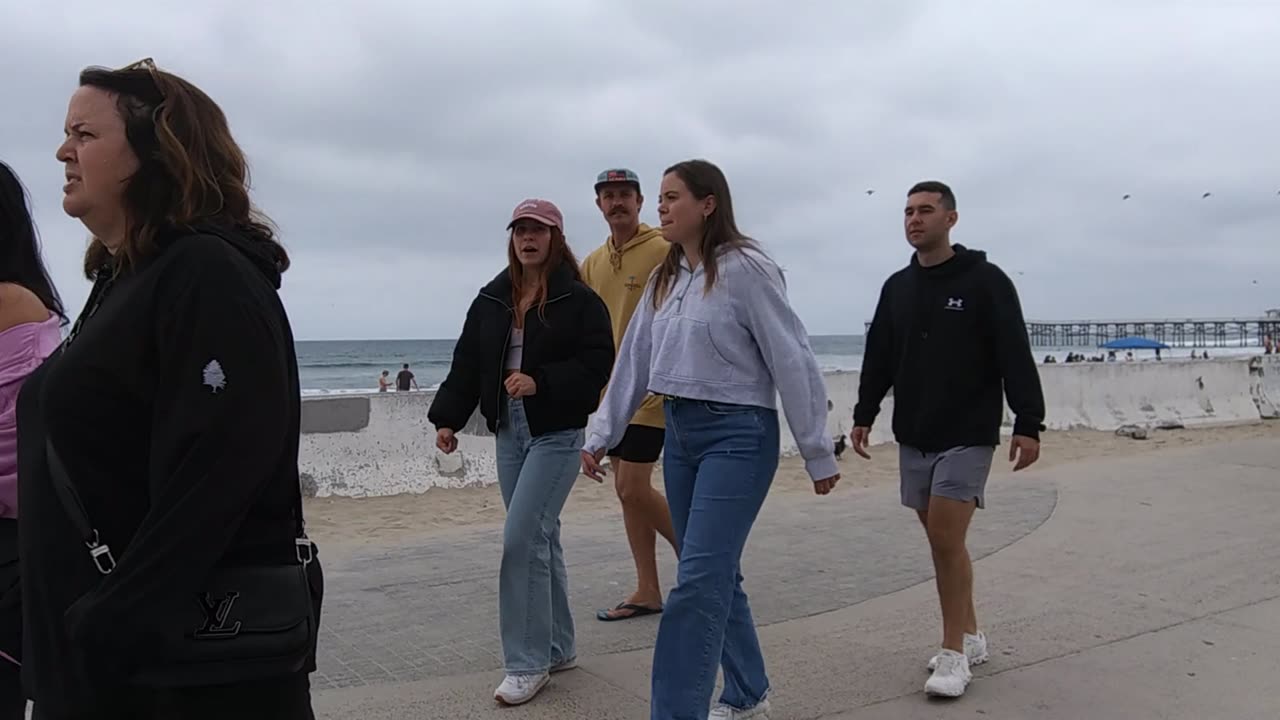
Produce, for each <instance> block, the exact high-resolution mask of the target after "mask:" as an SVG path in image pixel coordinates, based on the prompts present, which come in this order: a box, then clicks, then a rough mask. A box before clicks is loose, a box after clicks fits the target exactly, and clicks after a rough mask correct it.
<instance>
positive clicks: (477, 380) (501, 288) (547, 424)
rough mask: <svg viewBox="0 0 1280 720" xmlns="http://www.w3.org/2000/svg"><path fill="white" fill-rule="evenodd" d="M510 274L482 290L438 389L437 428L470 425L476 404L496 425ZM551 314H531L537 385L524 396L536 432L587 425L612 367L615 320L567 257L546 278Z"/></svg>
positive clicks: (530, 352)
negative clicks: (451, 362)
mask: <svg viewBox="0 0 1280 720" xmlns="http://www.w3.org/2000/svg"><path fill="white" fill-rule="evenodd" d="M511 296H512V284H511V277H510V275H509V274H508V272H507V271H506V270H503V271H502V272H501V273H499V274H498V276H497V277H495V278H494V279H493V280H492V281H491V282H490V283H489V284H488V285H485V286H484V288H482V289H481V290H480V293H479V294H478V295H477V296H476V299H475V300H474V301H472V303H471V308H470V309H469V310H467V319H466V321H465V322H464V323H463V326H462V334H461V336H460V337H459V338H458V342H457V344H456V345H455V346H454V351H453V364H452V365H451V366H450V368H449V376H448V377H446V378H445V380H444V382H442V383H441V384H440V389H439V390H438V391H436V396H435V399H434V400H433V401H432V403H431V409H430V410H429V411H428V412H427V418H428V419H429V420H430V421H431V423H432V424H433V425H435V426H436V427H437V428H449V429H450V430H454V431H458V430H461V429H462V428H464V427H466V424H467V421H468V420H470V419H471V414H472V413H473V412H475V409H476V403H477V402H479V404H480V413H481V414H482V415H483V416H484V418H485V421H486V424H487V425H488V427H489V431H490V432H497V429H498V424H499V421H500V417H501V416H500V415H499V411H500V408H501V405H500V403H502V402H505V398H506V397H507V394H506V390H505V388H504V386H503V380H504V375H505V373H504V370H505V368H506V357H507V344H508V341H509V340H510V338H511V329H512V320H513V318H514V314H515V311H514V310H513V309H512V301H511ZM544 314H545V316H546V318H545V320H544V319H543V318H542V317H540V316H539V312H538V308H537V306H536V305H535V306H534V307H532V308H530V309H529V311H528V312H526V313H525V317H524V347H523V349H522V351H521V352H522V353H523V354H522V356H521V358H522V362H521V366H520V370H521V372H523V373H524V374H526V375H528V376H529V377H531V378H533V381H534V383H535V384H536V385H537V390H536V392H535V393H534V394H533V395H530V396H527V397H525V398H524V409H525V414H526V416H527V417H528V420H529V432H530V433H531V434H532V435H533V436H534V437H537V436H539V435H543V434H545V433H549V432H555V431H557V430H570V429H577V428H584V427H586V425H587V417H588V416H589V415H590V414H591V413H593V412H595V410H596V407H597V406H598V405H599V404H600V396H601V394H602V393H603V392H604V388H605V385H607V384H608V383H609V374H610V373H611V372H612V371H613V359H614V347H613V326H612V325H611V324H610V321H609V309H608V308H607V307H605V304H604V301H603V300H601V299H600V296H599V295H597V294H596V293H595V291H594V290H592V289H591V288H589V287H587V286H586V285H584V284H583V283H582V282H581V281H580V280H578V279H576V278H575V277H574V271H573V268H572V266H571V265H569V264H568V263H565V264H562V265H561V266H560V267H558V268H556V269H555V270H553V271H552V272H551V274H550V275H549V276H548V278H547V304H546V307H545V309H544Z"/></svg>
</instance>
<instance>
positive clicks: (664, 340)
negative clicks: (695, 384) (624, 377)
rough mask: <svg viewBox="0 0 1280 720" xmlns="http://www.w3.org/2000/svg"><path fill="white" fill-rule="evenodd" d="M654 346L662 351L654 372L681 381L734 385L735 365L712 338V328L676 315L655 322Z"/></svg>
mask: <svg viewBox="0 0 1280 720" xmlns="http://www.w3.org/2000/svg"><path fill="white" fill-rule="evenodd" d="M653 334H654V344H655V345H657V346H658V347H659V348H660V350H659V353H658V357H657V358H655V361H654V364H653V373H654V374H655V375H663V376H666V377H671V378H679V379H681V380H696V381H699V382H708V383H716V384H721V385H724V384H733V375H734V372H733V365H732V364H730V362H729V361H728V360H727V359H725V357H724V355H722V354H721V353H720V349H719V348H717V347H716V343H715V340H714V339H713V338H712V334H711V325H710V324H708V323H706V322H703V321H702V320H695V319H693V318H690V317H685V316H676V317H672V318H661V319H657V320H654V323H653Z"/></svg>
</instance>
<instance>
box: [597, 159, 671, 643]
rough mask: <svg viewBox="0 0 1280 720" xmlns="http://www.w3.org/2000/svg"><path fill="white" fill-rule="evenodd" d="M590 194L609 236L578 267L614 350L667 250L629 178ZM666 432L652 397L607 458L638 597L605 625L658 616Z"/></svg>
mask: <svg viewBox="0 0 1280 720" xmlns="http://www.w3.org/2000/svg"><path fill="white" fill-rule="evenodd" d="M595 191H596V207H597V208H599V209H600V212H601V214H603V215H604V219H605V222H607V223H609V229H610V231H611V232H610V235H609V239H608V240H606V241H605V244H604V245H601V246H600V247H599V248H597V249H596V250H595V251H594V252H592V253H591V254H590V255H588V256H587V259H586V260H583V261H582V279H583V282H585V283H586V284H587V285H588V286H590V287H591V289H592V290H595V291H596V292H597V293H598V294H599V295H600V297H601V298H603V299H604V302H605V305H607V306H608V307H609V317H610V318H611V319H612V320H613V341H614V346H615V347H617V346H620V345H621V344H622V336H623V334H624V333H626V331H627V325H628V323H630V322H631V316H632V315H633V314H634V313H635V310H636V305H638V304H639V303H640V297H641V296H642V295H643V294H644V287H645V284H646V283H647V282H648V280H649V275H651V274H652V273H653V270H654V268H656V267H658V265H660V264H661V263H662V261H663V259H664V258H666V256H667V252H668V251H669V249H670V246H671V244H670V243H668V242H667V241H666V240H663V239H662V231H661V230H659V229H658V228H652V227H649V226H648V225H645V224H644V223H642V222H640V207H641V206H642V205H643V204H644V194H643V193H642V192H641V190H640V178H639V177H637V176H636V174H635V173H634V172H632V171H630V170H626V169H617V170H605V171H604V172H602V173H600V175H599V176H597V177H596V186H595ZM664 425H665V421H664V420H663V417H662V398H661V397H659V396H657V395H652V394H651V395H649V396H648V397H646V398H645V399H644V402H643V403H641V405H640V410H639V412H637V413H636V415H635V417H633V418H631V422H630V423H629V424H628V425H627V430H626V433H625V434H623V436H622V441H621V442H619V443H618V445H617V446H616V447H612V448H609V451H608V453H607V454H608V456H609V458H610V459H611V460H612V461H613V465H614V468H615V474H614V479H613V484H614V489H615V490H616V491H617V493H618V500H619V501H620V502H621V503H622V524H623V526H624V527H625V528H626V532H627V541H628V543H630V545H631V556H632V557H633V558H634V559H635V564H636V591H635V592H634V593H632V594H631V596H630V597H628V598H626V599H625V600H623V601H622V602H621V603H619V604H618V605H617V606H616V607H614V608H611V609H608V610H601V611H599V612H598V613H596V617H597V618H599V619H600V620H603V621H605V622H611V621H615V620H626V619H628V618H633V617H639V616H642V615H652V614H654V613H659V612H662V586H661V584H660V582H659V580H658V559H657V556H656V550H655V547H654V544H655V543H656V542H657V536H658V535H659V534H660V535H662V537H664V538H666V540H667V542H669V543H671V545H672V547H673V548H674V547H675V544H676V537H675V530H674V529H673V528H672V527H671V512H670V510H668V508H667V500H666V498H664V497H662V494H661V493H659V492H658V491H657V490H655V489H653V485H652V475H653V465H654V463H656V462H657V461H658V456H659V455H660V454H661V453H662V443H663V436H664V430H663V427H664Z"/></svg>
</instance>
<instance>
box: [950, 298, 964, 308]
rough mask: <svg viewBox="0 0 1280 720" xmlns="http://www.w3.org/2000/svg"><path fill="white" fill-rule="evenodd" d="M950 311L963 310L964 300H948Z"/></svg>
mask: <svg viewBox="0 0 1280 720" xmlns="http://www.w3.org/2000/svg"><path fill="white" fill-rule="evenodd" d="M947 309H948V310H963V309H964V298H947Z"/></svg>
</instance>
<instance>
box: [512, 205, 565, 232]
mask: <svg viewBox="0 0 1280 720" xmlns="http://www.w3.org/2000/svg"><path fill="white" fill-rule="evenodd" d="M521 218H529V219H530V220H537V221H538V222H540V223H542V224H543V225H550V226H551V227H553V228H556V229H557V230H559V231H560V232H564V216H563V215H561V214H560V208H558V207H556V205H555V203H553V202H551V201H550V200H540V199H538V198H529V199H528V200H524V201H522V202H521V203H520V204H519V205H517V206H516V209H515V210H512V211H511V222H509V223H507V229H508V230H510V229H511V226H512V225H515V224H516V221H517V220H520V219H521Z"/></svg>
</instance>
